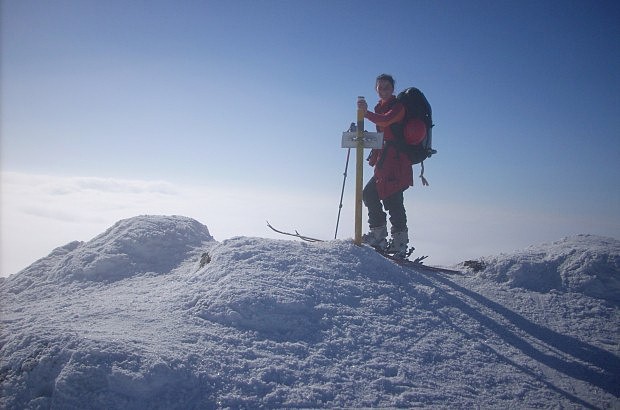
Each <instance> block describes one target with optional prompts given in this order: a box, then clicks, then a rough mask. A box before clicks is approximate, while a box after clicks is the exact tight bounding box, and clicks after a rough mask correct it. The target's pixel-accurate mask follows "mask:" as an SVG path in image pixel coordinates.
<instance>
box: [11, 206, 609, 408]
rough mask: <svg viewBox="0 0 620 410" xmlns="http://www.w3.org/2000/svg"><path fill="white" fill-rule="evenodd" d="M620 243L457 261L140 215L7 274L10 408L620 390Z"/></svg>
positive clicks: (581, 401) (517, 397)
mask: <svg viewBox="0 0 620 410" xmlns="http://www.w3.org/2000/svg"><path fill="white" fill-rule="evenodd" d="M619 260H620V242H619V241H618V240H615V239H610V238H601V237H596V236H586V235H580V236H576V237H569V238H565V239H562V240H560V241H558V242H555V243H551V244H544V245H539V246H532V247H530V248H528V249H525V250H523V251H519V252H516V253H514V254H511V255H500V256H493V257H485V258H481V259H480V260H479V261H475V262H476V263H475V264H472V263H471V262H472V261H469V262H470V263H469V264H467V263H464V264H462V265H460V266H459V267H456V268H457V269H459V270H460V271H461V272H460V274H448V273H441V272H430V271H425V270H422V269H411V268H406V267H402V266H398V265H396V264H394V263H393V262H392V261H390V260H387V259H385V258H383V257H382V256H380V255H378V254H377V253H376V252H374V251H373V250H372V249H370V248H368V247H357V246H355V245H353V244H352V242H351V241H330V242H324V243H312V244H309V243H304V242H298V241H288V240H271V239H261V238H248V237H236V238H231V239H228V240H225V241H222V242H217V241H215V240H214V239H213V238H212V237H211V235H210V234H209V231H208V229H207V227H205V226H204V225H202V224H200V223H198V222H197V221H195V220H192V219H190V218H186V217H180V216H141V217H136V218H131V219H127V220H123V221H120V222H118V223H117V224H115V225H114V226H113V227H112V228H110V229H109V230H108V231H106V232H104V233H103V234H101V235H99V236H98V237H96V238H94V239H93V240H91V241H89V242H86V243H83V242H72V243H70V244H68V245H65V246H63V247H60V248H58V249H55V250H54V251H53V252H52V253H51V254H50V255H49V256H47V257H45V258H43V259H40V260H38V261H37V262H35V263H34V264H32V265H31V266H30V267H28V268H26V269H25V270H23V271H21V272H19V273H17V274H15V275H12V276H10V277H9V278H6V279H2V280H0V293H1V294H0V297H1V298H2V312H1V313H2V316H1V322H2V330H1V333H0V352H1V362H0V382H1V390H0V407H1V408H6V409H23V408H43V409H45V408H53V409H78V408H79V409H84V408H88V409H151V408H166V409H177V408H178V409H193V408H197V409H198V408H200V409H209V408H283V407H286V408H299V407H303V408H308V407H311V408H334V407H347V408H358V407H392V408H394V407H406V408H412V407H434V408H477V407H481V408H539V407H554V408H620V399H619V396H620V356H619V355H620V348H619V344H618V342H619V339H620V335H619V331H618V330H619V324H620V315H619V307H620V298H619V289H620V287H619V279H620V276H619ZM466 266H476V267H477V269H476V270H477V272H474V269H471V268H467V267H466Z"/></svg>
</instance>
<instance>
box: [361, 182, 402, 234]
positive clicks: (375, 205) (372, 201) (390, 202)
mask: <svg viewBox="0 0 620 410" xmlns="http://www.w3.org/2000/svg"><path fill="white" fill-rule="evenodd" d="M363 199H364V205H366V207H367V208H368V225H370V227H371V228H376V227H379V226H384V225H385V224H386V217H387V215H386V213H385V211H384V210H383V209H384V208H385V210H386V211H388V212H389V213H390V223H391V224H392V229H391V231H392V233H396V232H401V231H404V230H405V229H407V213H406V212H405V204H404V202H403V200H404V198H403V191H400V192H397V193H395V194H393V195H392V196H389V197H387V198H385V199H384V200H383V204H381V200H380V199H379V194H378V193H377V183H376V182H375V177H372V178H370V181H368V183H367V184H366V187H365V188H364V193H363Z"/></svg>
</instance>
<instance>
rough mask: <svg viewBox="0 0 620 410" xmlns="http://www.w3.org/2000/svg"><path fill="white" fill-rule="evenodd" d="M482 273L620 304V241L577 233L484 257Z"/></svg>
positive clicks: (540, 289)
mask: <svg viewBox="0 0 620 410" xmlns="http://www.w3.org/2000/svg"><path fill="white" fill-rule="evenodd" d="M479 262H480V265H479V266H480V268H484V269H483V271H482V272H480V276H481V277H482V278H485V279H489V280H493V281H497V282H505V283H507V284H509V285H510V286H516V287H522V288H525V289H530V290H534V291H537V292H548V291H551V290H556V291H568V292H578V293H583V294H585V295H589V296H593V297H597V298H602V299H607V300H610V301H613V302H615V303H619V304H620V241H619V240H617V239H614V238H606V237H601V236H594V235H575V236H570V237H566V238H563V239H561V240H559V241H555V242H551V243H545V244H542V245H535V246H534V245H533V246H530V247H529V248H527V249H524V250H521V251H517V252H514V253H512V254H502V255H498V256H491V257H486V258H482V259H481V260H480V261H479Z"/></svg>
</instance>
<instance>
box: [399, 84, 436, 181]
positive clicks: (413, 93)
mask: <svg viewBox="0 0 620 410" xmlns="http://www.w3.org/2000/svg"><path fill="white" fill-rule="evenodd" d="M396 100H397V101H399V102H400V103H401V104H403V106H404V107H405V110H406V113H405V119H404V120H403V121H402V122H400V123H398V124H392V125H391V126H390V128H391V130H392V133H393V134H394V136H395V137H396V141H395V143H394V145H395V147H396V149H397V150H398V151H400V152H401V153H404V154H406V155H407V156H408V157H409V160H410V161H411V163H412V164H422V173H421V175H420V178H422V183H423V185H428V182H427V181H426V179H425V178H424V160H425V159H427V158H430V157H431V156H432V155H433V154H436V153H437V150H434V149H433V126H434V125H435V124H433V111H432V109H431V105H430V104H429V103H428V100H427V99H426V97H425V96H424V94H423V93H422V91H420V90H419V89H417V88H415V87H409V88H407V89H405V90H403V91H401V92H400V93H399V94H398V96H396ZM414 118H416V119H419V120H421V121H422V122H423V123H424V125H425V126H426V136H425V137H424V139H423V140H422V141H421V142H420V143H418V144H415V145H413V144H409V143H407V141H406V139H405V127H406V125H407V122H408V121H410V120H412V119H414Z"/></svg>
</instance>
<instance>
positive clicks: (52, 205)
mask: <svg viewBox="0 0 620 410" xmlns="http://www.w3.org/2000/svg"><path fill="white" fill-rule="evenodd" d="M292 189H296V188H292ZM292 189H288V190H287V188H286V187H284V188H282V189H281V190H276V189H275V188H268V187H259V186H256V185H252V186H248V187H244V186H241V185H237V186H230V185H228V186H223V185H218V184H216V183H211V184H205V185H177V184H172V183H170V182H166V181H140V180H122V179H106V178H86V177H58V176H47V175H29V174H20V173H9V172H5V173H2V206H1V208H0V209H1V228H2V235H1V242H0V249H1V252H0V260H1V271H0V274H1V276H8V275H9V274H12V273H15V272H17V271H19V270H20V269H22V268H25V267H26V266H28V265H29V264H31V263H32V262H34V261H35V260H36V259H39V258H41V257H44V256H46V255H47V254H48V253H49V252H50V251H51V250H52V249H54V248H56V247H58V246H62V245H65V244H66V243H69V242H71V241H74V240H81V241H87V240H90V239H92V238H93V237H94V236H96V235H98V234H100V233H102V232H103V231H104V230H105V229H107V228H109V227H110V226H112V225H113V224H114V223H115V222H116V221H118V220H120V219H124V218H129V217H133V216H136V215H144V214H153V215H184V216H188V217H191V218H194V219H196V220H198V221H200V222H201V223H203V224H205V225H207V227H208V228H209V230H210V232H211V234H212V235H213V236H214V237H215V239H217V240H219V241H221V240H224V239H227V238H230V237H233V236H259V237H270V238H281V239H287V238H286V237H283V236H281V235H279V234H277V233H274V232H272V231H271V230H269V229H268V228H267V227H266V223H265V220H269V221H270V222H271V223H272V224H274V226H276V227H279V228H281V229H284V230H288V231H291V230H295V229H298V230H299V231H300V232H302V233H304V234H306V235H308V236H313V237H318V238H324V239H332V238H333V237H334V229H335V225H336V216H337V212H338V199H339V194H340V192H334V194H333V195H330V196H326V195H325V194H323V193H316V192H304V191H300V190H299V189H300V188H297V190H292ZM418 189H419V188H418ZM351 190H352V184H350V187H348V188H347V191H346V195H345V198H344V200H343V204H344V206H343V208H342V215H341V220H340V227H339V231H338V232H339V234H338V238H339V239H342V238H350V237H352V236H353V225H354V223H353V212H354V211H353V193H352V192H351ZM422 192H424V191H422ZM422 192H421V191H419V190H415V188H414V190H412V191H408V192H407V193H406V195H405V197H406V206H407V212H408V218H409V232H410V238H411V240H412V244H413V245H414V246H415V247H416V248H417V254H418V255H419V254H428V255H431V257H430V258H429V262H431V263H434V264H453V263H457V262H460V261H463V260H466V259H474V258H478V257H481V256H485V255H492V254H496V253H500V252H510V251H513V250H515V249H519V248H523V247H527V246H529V245H533V244H539V243H542V242H546V241H552V240H556V239H560V238H561V237H563V236H566V235H571V234H577V233H593V234H600V235H607V236H615V237H618V233H619V232H620V226H619V224H618V221H617V220H615V219H614V220H613V221H612V222H611V223H610V221H609V218H605V217H604V216H598V215H568V214H561V213H549V212H542V211H540V210H531V209H530V210H527V209H519V208H517V207H514V208H505V207H498V206H495V205H493V204H491V203H490V202H489V201H483V202H481V203H468V202H466V201H463V200H459V199H458V198H454V199H446V200H444V201H438V200H437V199H435V198H434V197H433V194H432V193H427V192H424V193H422ZM363 223H364V229H365V223H366V217H365V216H364V221H363Z"/></svg>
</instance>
